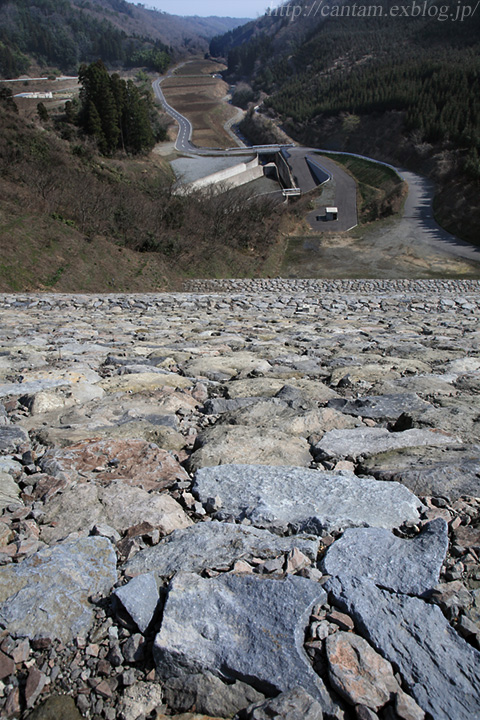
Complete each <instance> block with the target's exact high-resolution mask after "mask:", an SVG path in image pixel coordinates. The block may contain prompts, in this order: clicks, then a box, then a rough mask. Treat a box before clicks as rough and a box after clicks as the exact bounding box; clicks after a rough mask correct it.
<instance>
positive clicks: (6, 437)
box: [0, 425, 29, 454]
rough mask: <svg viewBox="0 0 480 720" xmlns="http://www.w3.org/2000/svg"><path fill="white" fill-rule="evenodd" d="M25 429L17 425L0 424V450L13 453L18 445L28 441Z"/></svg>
mask: <svg viewBox="0 0 480 720" xmlns="http://www.w3.org/2000/svg"><path fill="white" fill-rule="evenodd" d="M28 441H29V438H28V435H27V433H26V432H25V430H24V429H23V428H21V427H18V426H17V425H0V452H1V453H5V454H6V453H14V452H16V450H17V448H18V446H19V445H23V444H24V443H28Z"/></svg>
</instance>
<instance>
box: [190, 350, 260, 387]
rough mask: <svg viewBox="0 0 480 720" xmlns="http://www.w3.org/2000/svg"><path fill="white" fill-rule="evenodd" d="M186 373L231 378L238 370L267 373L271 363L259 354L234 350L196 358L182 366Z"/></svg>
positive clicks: (194, 375) (213, 377) (196, 375)
mask: <svg viewBox="0 0 480 720" xmlns="http://www.w3.org/2000/svg"><path fill="white" fill-rule="evenodd" d="M183 370H184V372H185V374H186V375H190V376H193V377H199V376H204V377H208V378H212V379H214V380H215V379H217V376H218V375H223V376H225V378H232V377H233V376H234V375H237V374H238V373H240V372H243V373H245V374H246V373H250V372H252V371H256V372H261V373H268V371H269V370H271V365H270V363H269V362H268V361H267V360H263V358H261V357H260V356H259V355H256V354H255V353H250V352H236V353H232V355H218V354H217V355H215V354H212V355H209V356H207V357H202V358H196V359H194V360H192V361H190V362H187V363H186V364H185V365H184V366H183Z"/></svg>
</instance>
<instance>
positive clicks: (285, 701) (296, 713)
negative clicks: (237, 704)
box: [234, 687, 323, 720]
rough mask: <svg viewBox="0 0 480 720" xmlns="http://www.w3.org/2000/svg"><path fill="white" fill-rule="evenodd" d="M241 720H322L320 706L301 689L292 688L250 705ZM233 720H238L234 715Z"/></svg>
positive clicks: (242, 714)
mask: <svg viewBox="0 0 480 720" xmlns="http://www.w3.org/2000/svg"><path fill="white" fill-rule="evenodd" d="M241 717H242V720H271V719H272V718H274V719H275V720H297V719H298V720H323V712H322V708H321V706H320V704H319V703H318V702H317V701H316V700H314V698H312V696H311V695H309V694H308V693H307V692H306V691H305V690H304V689H303V688H301V687H298V688H293V690H289V691H288V692H284V693H280V695H278V696H277V697H276V698H273V699H269V700H264V701H263V702H258V703H255V704H254V705H250V707H248V708H246V710H244V711H243V712H242V713H241ZM234 720H239V716H238V715H236V716H235V718H234Z"/></svg>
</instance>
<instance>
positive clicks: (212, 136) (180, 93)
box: [162, 60, 236, 148]
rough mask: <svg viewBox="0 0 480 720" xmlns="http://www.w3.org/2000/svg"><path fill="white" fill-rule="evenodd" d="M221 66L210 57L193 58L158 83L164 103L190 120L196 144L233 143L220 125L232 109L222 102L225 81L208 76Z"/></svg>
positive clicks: (226, 87) (234, 110) (222, 144)
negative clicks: (203, 58)
mask: <svg viewBox="0 0 480 720" xmlns="http://www.w3.org/2000/svg"><path fill="white" fill-rule="evenodd" d="M224 69H225V66H224V65H219V64H218V63H216V62H212V61H210V60H196V61H193V62H191V63H188V64H187V65H184V66H183V67H181V68H179V69H178V70H177V71H176V72H175V74H174V75H172V76H171V77H170V78H168V79H167V80H165V81H164V83H163V84H162V89H163V92H164V94H165V97H166V99H167V102H168V103H169V104H170V105H172V107H174V108H175V110H178V112H180V113H181V114H182V115H185V117H187V118H188V119H189V120H190V122H191V123H192V125H193V138H192V140H193V142H194V144H195V145H197V146H198V147H218V148H227V147H231V146H232V145H233V140H232V138H231V137H230V135H229V134H228V133H227V131H226V130H225V128H224V124H225V123H226V122H227V120H229V119H230V118H231V117H233V116H234V115H235V112H236V109H235V108H234V107H233V106H231V105H228V104H227V103H225V102H223V98H224V97H225V95H226V94H227V92H228V85H227V83H226V82H224V81H223V80H221V79H220V78H215V77H213V76H212V73H218V72H220V71H221V70H224Z"/></svg>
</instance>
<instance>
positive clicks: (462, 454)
mask: <svg viewBox="0 0 480 720" xmlns="http://www.w3.org/2000/svg"><path fill="white" fill-rule="evenodd" d="M361 470H362V472H366V473H368V474H371V475H373V476H374V477H376V478H378V479H379V480H389V481H391V480H393V481H394V482H399V483H402V485H405V487H408V488H409V490H411V491H412V492H414V493H415V494H416V495H432V496H438V495H440V496H442V497H445V498H448V499H449V500H456V499H458V498H459V497H461V496H462V495H470V496H472V497H479V496H480V447H479V446H478V445H474V446H471V447H468V446H467V447H465V446H462V447H460V448H458V449H454V450H453V449H452V450H449V449H444V450H440V449H438V448H429V449H427V450H424V449H422V450H420V449H418V450H416V449H412V450H409V451H406V450H403V451H402V450H398V451H396V452H390V453H385V454H381V455H377V456H375V457H374V458H371V459H367V460H366V461H365V462H363V463H362V465H361Z"/></svg>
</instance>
